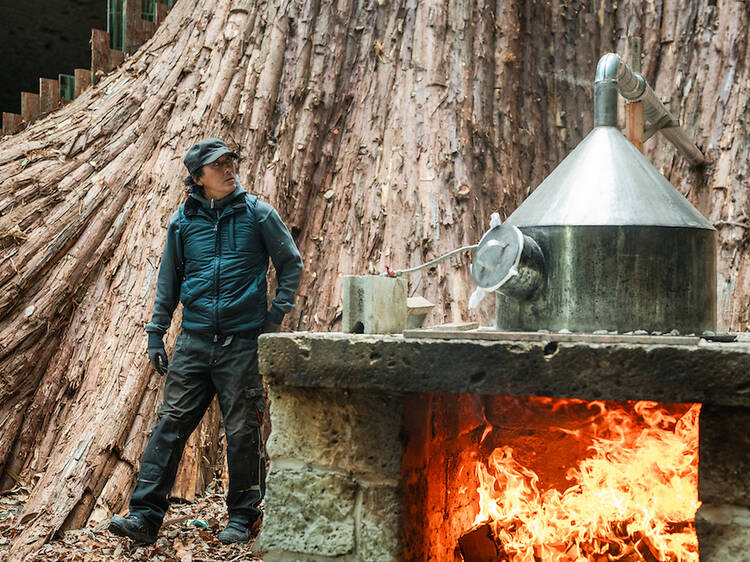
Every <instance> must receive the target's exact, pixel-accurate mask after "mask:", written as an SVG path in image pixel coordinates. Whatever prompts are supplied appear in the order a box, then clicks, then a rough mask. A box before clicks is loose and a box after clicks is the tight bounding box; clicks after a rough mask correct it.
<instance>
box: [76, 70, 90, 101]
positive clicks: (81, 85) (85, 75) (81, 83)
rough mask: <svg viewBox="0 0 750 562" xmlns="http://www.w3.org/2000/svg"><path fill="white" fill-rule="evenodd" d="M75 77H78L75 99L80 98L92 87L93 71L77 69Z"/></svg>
mask: <svg viewBox="0 0 750 562" xmlns="http://www.w3.org/2000/svg"><path fill="white" fill-rule="evenodd" d="M73 75H74V76H75V77H76V89H75V97H76V98H78V96H80V95H81V94H82V93H83V91H84V90H85V89H86V88H88V87H89V86H91V69H90V68H76V69H75V70H74V71H73Z"/></svg>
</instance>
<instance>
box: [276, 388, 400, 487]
mask: <svg viewBox="0 0 750 562" xmlns="http://www.w3.org/2000/svg"><path fill="white" fill-rule="evenodd" d="M269 398H270V404H271V407H270V411H271V434H270V436H269V438H268V442H267V444H266V449H267V451H268V455H269V457H270V459H271V462H273V460H274V459H286V458H293V459H298V460H301V461H303V462H306V463H313V464H316V465H323V466H326V467H330V468H334V469H338V470H340V471H348V472H353V473H355V474H356V473H366V474H372V475H379V476H381V477H383V478H389V479H394V480H398V478H399V475H400V470H401V468H400V467H401V440H400V438H399V435H400V431H401V421H402V418H403V396H402V395H401V396H400V395H396V394H387V393H380V392H363V391H356V392H346V391H343V390H318V389H303V388H295V387H274V386H272V387H270V389H269Z"/></svg>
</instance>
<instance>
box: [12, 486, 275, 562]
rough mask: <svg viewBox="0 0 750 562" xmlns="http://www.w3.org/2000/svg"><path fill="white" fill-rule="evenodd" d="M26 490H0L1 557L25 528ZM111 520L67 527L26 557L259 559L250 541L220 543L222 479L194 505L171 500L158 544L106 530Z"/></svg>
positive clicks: (183, 561)
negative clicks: (142, 542) (22, 518)
mask: <svg viewBox="0 0 750 562" xmlns="http://www.w3.org/2000/svg"><path fill="white" fill-rule="evenodd" d="M27 496H28V490H27V489H24V488H20V487H17V488H14V489H13V490H9V491H6V492H1V493H0V561H3V560H6V558H7V554H8V548H9V545H10V541H11V540H12V538H13V537H15V536H16V535H18V534H19V533H20V532H21V531H22V529H23V522H22V521H20V520H19V517H18V515H19V513H20V512H21V509H22V508H23V505H24V502H25V501H26V497H27ZM108 522H109V520H106V521H102V522H100V523H98V524H93V522H92V525H91V526H90V527H89V528H86V529H79V530H75V531H68V532H66V533H64V534H63V535H62V536H60V537H57V538H55V539H53V540H52V541H50V542H49V543H47V544H45V545H44V546H43V547H42V548H40V549H39V550H38V551H37V552H36V554H35V555H34V556H33V557H32V558H29V559H28V560H30V561H34V562H36V561H45V562H46V561H71V562H77V561H84V560H94V561H97V562H99V561H103V562H110V561H111V562H115V561H121V560H149V561H154V562H168V561H169V562H172V561H177V562H214V561H216V562H229V561H231V562H240V561H255V560H261V558H260V557H258V556H256V555H253V554H252V550H253V542H252V541H251V542H250V543H248V544H244V545H229V546H225V545H223V544H221V543H220V542H219V541H218V539H217V538H216V536H217V535H218V534H219V532H220V531H221V530H222V529H223V528H224V525H226V522H227V514H226V506H225V504H224V492H223V490H222V489H221V483H220V482H219V483H218V484H217V483H214V484H212V486H210V487H209V490H208V494H207V495H206V496H204V497H202V498H201V499H199V500H198V501H196V502H195V503H192V504H188V503H172V505H171V506H170V508H169V511H168V512H167V516H166V518H165V520H164V525H163V526H162V528H161V531H159V538H158V539H157V541H156V543H154V544H153V545H150V546H142V545H141V546H139V545H136V544H134V543H133V542H132V541H131V540H130V539H125V538H122V537H117V536H115V535H113V534H112V533H110V532H108V531H107V530H106V527H107V524H108Z"/></svg>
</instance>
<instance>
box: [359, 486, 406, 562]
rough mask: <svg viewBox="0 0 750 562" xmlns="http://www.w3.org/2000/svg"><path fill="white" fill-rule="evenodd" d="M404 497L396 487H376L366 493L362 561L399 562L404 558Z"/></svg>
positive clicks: (363, 499)
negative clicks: (402, 542) (402, 537)
mask: <svg viewBox="0 0 750 562" xmlns="http://www.w3.org/2000/svg"><path fill="white" fill-rule="evenodd" d="M400 535H401V496H400V494H399V490H398V488H397V487H396V486H372V487H368V488H364V489H363V490H362V517H361V520H360V522H359V548H358V551H357V554H358V555H359V559H360V560H368V561H370V560H372V561H373V562H374V561H377V562H391V561H392V562H398V561H399V560H401V559H402V555H403V552H402V547H401V541H400V540H399V536H400Z"/></svg>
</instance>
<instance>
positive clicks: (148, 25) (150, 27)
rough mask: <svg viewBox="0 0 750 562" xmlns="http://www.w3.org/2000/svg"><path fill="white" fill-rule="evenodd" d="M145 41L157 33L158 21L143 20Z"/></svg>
mask: <svg viewBox="0 0 750 562" xmlns="http://www.w3.org/2000/svg"><path fill="white" fill-rule="evenodd" d="M142 27H143V42H144V43H145V42H146V41H148V40H149V39H151V37H152V36H153V35H154V33H156V22H153V21H148V20H142Z"/></svg>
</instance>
